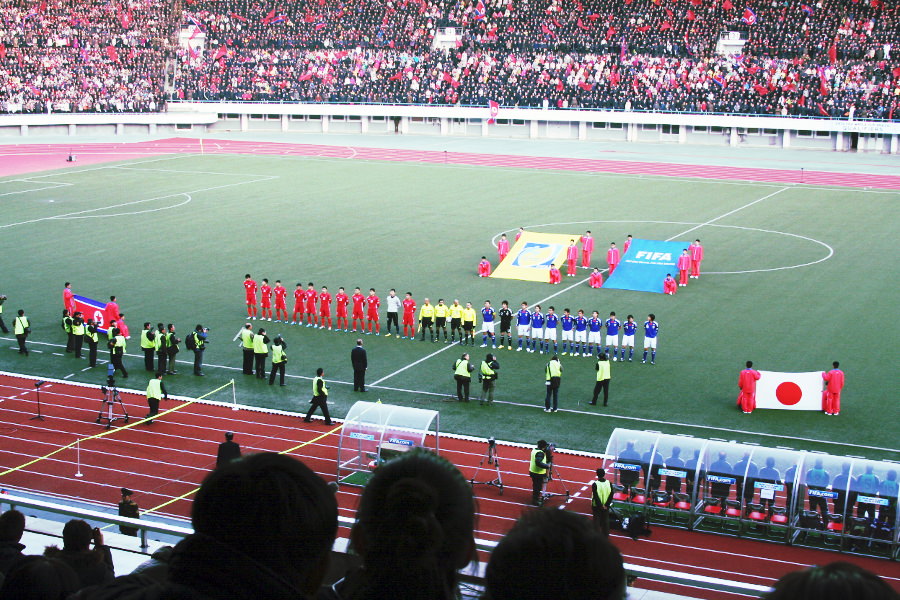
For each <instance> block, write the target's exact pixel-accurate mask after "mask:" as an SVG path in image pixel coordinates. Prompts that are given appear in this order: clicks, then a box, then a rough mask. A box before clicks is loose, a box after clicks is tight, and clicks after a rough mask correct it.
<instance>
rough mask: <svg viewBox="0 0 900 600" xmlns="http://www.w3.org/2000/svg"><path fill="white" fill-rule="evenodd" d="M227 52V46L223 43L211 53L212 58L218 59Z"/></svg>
mask: <svg viewBox="0 0 900 600" xmlns="http://www.w3.org/2000/svg"><path fill="white" fill-rule="evenodd" d="M226 54H228V47H227V46H226V45H225V44H222V45H221V46H219V49H218V50H216V53H215V54H214V55H213V60H219V59H220V58H222V57H223V56H225V55H226Z"/></svg>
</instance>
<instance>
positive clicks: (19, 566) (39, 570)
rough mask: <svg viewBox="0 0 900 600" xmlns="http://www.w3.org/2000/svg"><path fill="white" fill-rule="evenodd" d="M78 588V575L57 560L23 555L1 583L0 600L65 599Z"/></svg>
mask: <svg viewBox="0 0 900 600" xmlns="http://www.w3.org/2000/svg"><path fill="white" fill-rule="evenodd" d="M81 587H82V586H81V582H80V581H79V580H78V574H77V573H75V571H74V570H72V567H70V566H69V565H67V564H66V563H64V562H63V561H61V560H59V559H58V558H48V557H46V556H26V557H24V558H23V559H22V560H21V561H19V562H17V563H16V565H15V566H14V567H13V568H12V569H11V570H10V572H9V574H8V575H7V576H6V579H5V580H3V585H2V587H0V600H66V598H68V597H69V594H72V593H73V592H76V591H78V589H79V588H81Z"/></svg>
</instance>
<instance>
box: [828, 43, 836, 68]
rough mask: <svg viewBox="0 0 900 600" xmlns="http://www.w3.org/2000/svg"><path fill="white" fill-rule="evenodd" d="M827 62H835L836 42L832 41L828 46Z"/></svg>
mask: <svg viewBox="0 0 900 600" xmlns="http://www.w3.org/2000/svg"><path fill="white" fill-rule="evenodd" d="M828 62H830V63H831V64H834V63H836V62H837V44H836V43H834V42H832V43H831V46H829V47H828Z"/></svg>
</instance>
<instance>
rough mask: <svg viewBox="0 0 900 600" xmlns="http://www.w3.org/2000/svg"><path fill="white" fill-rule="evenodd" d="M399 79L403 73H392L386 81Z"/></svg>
mask: <svg viewBox="0 0 900 600" xmlns="http://www.w3.org/2000/svg"><path fill="white" fill-rule="evenodd" d="M301 79H302V78H301ZM401 79H403V72H402V71H401V72H399V73H394V74H393V75H391V76H390V77H388V81H400V80H401Z"/></svg>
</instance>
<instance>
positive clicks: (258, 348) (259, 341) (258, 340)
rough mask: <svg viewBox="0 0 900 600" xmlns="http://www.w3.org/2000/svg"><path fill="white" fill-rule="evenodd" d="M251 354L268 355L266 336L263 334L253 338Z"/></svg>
mask: <svg viewBox="0 0 900 600" xmlns="http://www.w3.org/2000/svg"><path fill="white" fill-rule="evenodd" d="M253 353H254V354H268V353H269V347H268V346H267V345H266V336H264V335H263V334H257V335H254V336H253Z"/></svg>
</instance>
